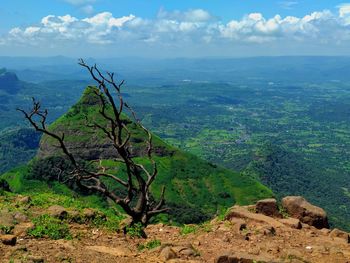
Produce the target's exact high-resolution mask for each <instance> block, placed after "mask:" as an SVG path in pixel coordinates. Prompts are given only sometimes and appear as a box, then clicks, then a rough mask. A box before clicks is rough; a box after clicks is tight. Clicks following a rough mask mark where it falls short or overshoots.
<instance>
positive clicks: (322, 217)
mask: <svg viewBox="0 0 350 263" xmlns="http://www.w3.org/2000/svg"><path fill="white" fill-rule="evenodd" d="M282 206H283V208H284V209H285V210H286V211H287V213H288V214H289V215H290V216H291V217H293V218H297V219H299V220H300V221H301V222H302V223H304V224H308V225H310V226H314V227H316V228H318V229H322V228H329V224H328V219H327V213H326V212H325V211H324V210H323V209H322V208H320V207H317V206H314V205H312V204H310V203H309V202H307V201H306V200H305V199H304V198H303V197H301V196H287V197H285V198H283V199H282Z"/></svg>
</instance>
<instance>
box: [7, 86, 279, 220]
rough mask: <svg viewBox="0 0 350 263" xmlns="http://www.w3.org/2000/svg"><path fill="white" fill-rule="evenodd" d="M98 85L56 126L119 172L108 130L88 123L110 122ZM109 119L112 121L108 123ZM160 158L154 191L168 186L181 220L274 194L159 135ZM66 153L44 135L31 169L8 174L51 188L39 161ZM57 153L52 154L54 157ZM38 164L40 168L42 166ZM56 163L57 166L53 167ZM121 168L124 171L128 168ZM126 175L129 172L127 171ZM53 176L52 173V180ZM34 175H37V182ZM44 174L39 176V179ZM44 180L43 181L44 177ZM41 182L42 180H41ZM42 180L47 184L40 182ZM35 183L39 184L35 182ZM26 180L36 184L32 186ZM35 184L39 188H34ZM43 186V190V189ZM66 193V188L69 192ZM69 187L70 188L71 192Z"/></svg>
mask: <svg viewBox="0 0 350 263" xmlns="http://www.w3.org/2000/svg"><path fill="white" fill-rule="evenodd" d="M93 89H94V88H92V87H89V88H87V89H86V90H85V92H84V94H83V96H82V98H81V99H80V100H79V102H78V103H77V104H75V105H74V106H73V107H72V108H71V109H70V110H69V111H68V112H67V113H66V114H64V115H63V116H61V117H60V118H59V119H57V120H56V121H55V122H54V123H53V124H52V125H51V126H50V130H52V131H54V132H56V133H62V132H64V133H65V141H66V144H67V146H68V148H69V149H70V151H71V152H73V153H74V154H76V155H78V156H79V157H80V158H81V159H84V160H96V159H99V158H101V159H103V163H104V166H106V167H107V168H108V169H109V170H110V172H113V171H116V168H117V167H118V164H117V163H115V162H114V161H112V159H113V157H116V155H115V151H113V148H112V147H111V146H110V143H109V141H108V139H106V138H105V136H103V133H102V132H101V131H98V130H94V128H90V127H87V126H86V118H85V116H87V119H88V121H89V122H97V123H99V124H102V125H103V124H104V122H105V120H104V119H103V118H102V117H101V115H100V114H99V109H100V105H99V98H98V97H97V96H96V95H95V93H94V92H93ZM124 118H125V121H126V122H128V124H127V126H128V129H129V130H130V131H131V133H132V137H131V142H132V149H131V153H132V154H133V155H134V156H135V158H137V159H138V161H140V162H143V163H144V164H145V165H147V160H146V159H144V158H143V156H144V149H145V147H144V142H143V138H144V133H143V131H142V130H141V129H139V128H138V126H137V125H135V124H134V123H132V122H131V121H129V119H128V118H127V116H124ZM105 124H106V123H105ZM154 148H155V160H156V161H157V162H158V168H159V174H158V177H157V179H156V180H155V182H154V184H153V188H152V194H153V195H154V197H155V198H156V199H157V197H159V195H160V192H159V189H160V188H161V186H163V185H165V186H166V195H165V198H166V201H167V204H168V206H170V208H172V212H171V215H172V217H173V218H174V219H175V220H176V221H179V222H185V223H189V222H193V221H203V220H205V219H208V218H209V217H210V216H212V215H214V214H215V213H217V212H218V211H220V210H222V209H224V208H227V207H230V206H232V205H233V204H234V203H237V204H241V205H245V204H250V203H253V202H254V201H256V200H258V199H262V198H266V197H270V196H272V192H271V190H270V189H268V188H267V187H265V186H263V185H262V184H261V183H259V182H257V181H256V180H254V179H252V178H251V177H249V176H245V175H241V174H239V173H236V172H233V171H230V170H227V169H225V168H222V167H220V166H217V165H214V164H212V163H209V162H207V161H204V160H202V159H200V158H198V157H196V156H194V155H192V154H189V153H186V152H183V151H180V150H179V149H177V148H175V147H172V146H170V145H168V144H166V143H165V142H164V141H162V140H161V139H160V138H159V137H157V136H154ZM53 156H56V157H57V158H58V157H59V156H62V153H61V151H60V149H59V148H57V147H55V142H54V141H52V139H51V138H48V137H47V136H43V137H42V139H41V142H40V148H39V151H38V154H37V157H36V158H35V160H33V161H32V162H31V164H30V165H29V168H28V167H27V168H26V167H22V168H19V169H17V170H16V169H15V170H13V171H11V172H8V173H6V174H4V175H3V176H2V177H3V178H4V179H7V180H8V181H9V183H10V186H11V187H12V189H14V190H15V191H18V192H21V191H22V192H23V191H24V192H25V191H35V190H36V189H39V188H41V189H45V186H43V182H42V181H43V179H44V178H38V176H36V177H35V176H33V171H37V170H38V169H33V167H35V165H36V164H38V163H41V164H43V163H45V160H52V157H53ZM50 158H51V159H50ZM46 165H48V166H47V173H49V172H51V171H50V170H49V169H50V165H51V164H48V163H46ZM36 168H37V167H36ZM51 168H52V167H51ZM119 173H123V169H121V171H120V172H119ZM121 176H123V174H122V175H121ZM47 178H49V179H48V180H49V181H50V180H52V179H53V178H52V177H46V179H47ZM33 179H36V181H35V180H34V181H33ZM38 179H39V181H38ZM40 181H41V182H40ZM39 182H40V183H39ZM36 183H39V184H40V185H41V187H35V184H36ZM46 183H48V185H49V186H50V185H51V190H52V191H63V190H62V189H63V188H64V187H63V186H58V184H57V183H52V182H46ZM105 183H107V184H110V186H111V187H115V189H114V190H115V191H122V190H123V189H118V188H117V186H114V185H112V184H111V182H108V181H106V182H105ZM33 184H34V186H33ZM26 185H32V186H31V187H29V189H28V187H26ZM33 188H36V189H35V190H33ZM57 189H58V190H57ZM38 191H39V190H38ZM63 192H64V191H63ZM66 192H69V191H66Z"/></svg>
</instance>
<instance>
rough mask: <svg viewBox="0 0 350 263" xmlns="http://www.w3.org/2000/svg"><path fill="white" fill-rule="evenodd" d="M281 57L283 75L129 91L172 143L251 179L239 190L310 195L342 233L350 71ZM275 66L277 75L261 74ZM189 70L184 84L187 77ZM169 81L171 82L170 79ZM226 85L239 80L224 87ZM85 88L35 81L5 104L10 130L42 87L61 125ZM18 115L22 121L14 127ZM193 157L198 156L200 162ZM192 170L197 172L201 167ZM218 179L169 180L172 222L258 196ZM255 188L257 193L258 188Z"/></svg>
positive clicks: (249, 73) (147, 120)
mask: <svg viewBox="0 0 350 263" xmlns="http://www.w3.org/2000/svg"><path fill="white" fill-rule="evenodd" d="M281 59H282V60H283V63H282V65H283V66H281V67H279V68H278V69H277V68H275V67H277V66H276V65H280V64H276V63H264V65H263V66H261V65H260V66H259V67H261V68H259V70H258V72H257V71H254V70H249V69H247V70H243V71H244V72H242V74H238V73H237V72H235V71H234V70H233V69H232V70H227V71H224V70H222V71H220V72H218V70H217V67H215V74H213V72H211V74H212V75H210V74H209V73H207V72H206V73H205V74H204V75H202V77H200V76H198V75H193V76H192V77H193V80H198V81H192V82H187V83H185V82H183V83H182V82H179V81H178V79H176V78H171V80H169V79H166V80H165V81H163V82H162V84H163V83H166V84H167V85H162V84H159V82H158V83H157V84H154V83H155V82H156V81H155V80H150V81H149V82H148V83H152V85H151V86H147V85H144V82H142V86H141V85H129V87H127V92H128V102H130V105H135V107H134V109H135V111H136V112H138V113H140V117H141V119H142V120H143V123H144V124H145V125H146V126H147V127H148V128H150V129H151V130H152V131H153V132H154V133H155V134H157V135H158V136H159V137H160V138H162V139H164V140H165V141H166V142H167V143H169V144H170V145H174V146H176V147H178V148H180V149H181V150H184V151H187V152H189V153H191V154H195V155H196V156H199V157H200V158H203V159H205V160H207V164H206V165H205V166H206V167H209V166H208V165H209V163H217V164H219V165H222V166H223V167H226V168H230V169H234V170H236V171H238V172H240V173H242V175H239V174H238V173H235V172H232V175H233V177H232V178H233V179H232V182H233V183H239V182H240V180H241V178H246V177H248V178H250V177H253V178H256V179H258V180H261V181H262V182H263V183H265V184H266V185H267V186H268V187H270V188H272V190H273V191H274V193H275V194H276V195H278V196H279V197H281V196H283V195H286V194H294V195H303V196H305V197H306V198H307V199H308V200H309V201H310V202H312V203H314V204H316V205H319V206H321V207H323V208H325V209H326V211H327V212H328V214H329V217H330V221H331V223H332V226H337V227H341V228H344V229H347V230H350V225H349V223H348V222H350V209H349V207H350V194H349V189H350V184H349V180H348V174H349V171H350V160H349V156H350V151H349V149H350V147H349V145H350V133H349V131H350V124H349V123H350V119H349V116H350V114H349V108H350V105H349V101H350V82H349V80H348V77H347V75H346V74H344V70H342V71H341V72H342V73H341V74H338V73H337V72H338V70H339V68H338V67H337V66H335V64H334V63H335V61H336V63H338V61H339V58H337V59H335V60H334V61H333V62H331V63H318V62H317V63H316V64H315V63H314V62H312V61H308V62H307V63H310V65H313V66H312V67H307V66H306V65H305V64H303V63H304V62H302V63H301V65H302V69H301V68H296V65H298V63H296V64H295V62H293V61H292V62H290V60H291V58H288V59H287V58H281ZM314 59H315V61H318V59H317V58H314ZM287 60H288V61H287ZM293 60H294V59H293ZM220 63H224V62H220ZM227 63H229V62H227ZM237 63H238V62H237ZM204 64H205V63H204ZM320 64H322V67H324V69H323V71H322V72H321V71H319V70H318V69H319V67H321V65H320ZM220 65H221V64H220ZM222 65H225V64H222ZM288 65H294V66H290V67H289V66H288ZM225 68H229V67H225ZM240 68H241V66H240V65H236V66H235V67H234V69H235V70H238V71H239V70H240ZM266 68H269V70H265V71H260V70H263V69H266ZM312 68H314V69H317V70H313V69H312ZM344 68H346V67H344ZM222 69H224V67H222ZM196 70H197V67H196ZM305 70H309V71H308V72H310V74H308V75H306V74H305ZM196 72H197V71H196ZM262 72H263V73H262ZM276 72H279V73H281V74H276ZM312 72H313V73H312ZM182 73H183V72H181V74H180V75H179V76H178V77H180V76H183V74H182ZM324 73H327V74H324ZM328 73H329V74H330V75H329V74H328ZM172 74H173V72H172ZM174 74H175V73H174ZM186 74H187V73H186ZM218 74H221V75H218ZM330 76H332V77H330ZM166 77H169V78H170V76H169V75H166ZM189 78H191V77H189ZM218 79H219V80H222V79H226V80H228V81H229V82H227V83H223V82H221V83H218ZM172 80H174V81H172ZM201 80H208V81H213V80H214V81H216V82H208V81H201ZM272 81H273V82H274V83H272ZM139 83H141V82H139ZM82 87H83V85H82V82H75V81H71V82H67V81H61V82H49V83H44V84H43V83H41V84H37V85H34V84H28V83H26V85H24V87H23V89H22V90H20V91H19V93H18V96H12V95H9V94H4V96H3V97H1V99H0V101H4V104H3V105H4V107H6V109H5V108H2V109H1V110H2V111H0V123H1V124H2V128H5V127H10V126H13V125H17V124H18V123H22V119H20V116H19V115H16V112H15V111H14V109H15V107H16V106H18V105H28V104H29V100H28V98H29V97H30V96H31V94H33V90H35V91H36V94H38V97H39V99H42V101H43V102H44V103H45V105H47V106H48V109H49V111H50V115H51V120H54V119H55V118H57V117H58V116H61V115H62V114H63V113H64V112H65V111H67V110H68V109H69V107H70V106H71V105H73V103H74V101H75V100H77V99H78V96H79V93H80V92H81V91H82ZM5 113H6V114H5ZM1 114H2V115H1ZM8 114H10V115H11V116H14V118H13V119H12V118H11V119H10V120H8V118H7V116H8ZM16 116H17V117H16ZM66 120H68V118H66ZM71 120H73V118H72V119H71ZM69 124H70V125H71V126H73V125H74V123H69ZM85 138H86V137H85ZM94 139H95V138H94ZM94 139H92V140H91V141H93V140H94ZM77 140H79V139H77ZM191 154H189V155H188V156H191V158H197V157H192V155H191ZM161 158H162V157H160V159H161ZM165 159H166V158H164V160H162V162H163V163H164V164H163V166H164V167H165V168H168V169H167V171H168V170H169V171H172V170H173V166H174V165H175V166H176V163H175V164H174V163H172V162H170V161H169V162H166V161H165ZM188 162H190V159H188ZM203 163H205V162H204V161H203ZM0 168H1V167H0ZM218 168H220V167H218ZM192 169H194V173H196V168H195V166H194V168H192ZM179 170H180V171H179V172H180V174H183V173H185V174H187V175H186V176H187V177H189V176H192V171H191V170H187V169H186V170H185V172H184V171H181V168H180V169H179ZM203 170H206V169H203ZM226 171H227V170H226ZM179 172H177V173H176V175H175V176H176V177H177V174H178V173H179ZM215 172H216V170H215ZM225 173H226V172H225ZM162 176H163V175H162ZM208 176H209V175H208V173H207V174H206V175H205V176H204V177H205V178H206V179H202V180H200V181H199V182H198V183H197V181H196V182H194V183H193V182H192V181H190V180H187V179H183V180H174V179H173V180H166V179H164V181H165V182H167V185H168V186H167V187H168V189H167V194H168V195H169V198H170V199H169V201H168V205H169V206H170V207H171V208H172V210H171V211H176V212H174V214H173V215H171V218H165V219H166V220H168V221H171V220H175V219H176V220H178V221H180V222H183V223H191V216H192V215H193V218H195V221H197V222H201V221H205V220H207V219H208V218H209V217H210V216H211V215H212V214H213V213H215V214H217V211H222V209H221V207H225V206H228V205H231V204H232V203H235V202H237V203H239V202H240V198H241V197H244V196H246V194H247V192H248V195H249V191H248V189H246V190H245V191H244V192H239V190H236V189H231V191H233V190H235V192H234V193H232V192H231V193H229V192H227V191H219V190H218V189H215V187H207V185H211V184H213V183H212V181H211V180H213V181H214V184H217V185H221V184H222V181H223V180H221V179H217V178H218V177H216V176H214V178H213V177H210V179H211V180H209V179H207V177H208ZM227 176H230V175H229V174H227ZM165 177H166V178H168V177H167V176H165ZM12 181H13V183H15V182H14V180H12ZM203 181H205V183H202V182H203ZM228 181H229V180H228ZM188 182H189V183H188ZM229 183H230V182H228V184H229ZM38 185H40V183H39V182H38ZM169 185H170V188H169ZM192 185H194V186H193V188H194V189H200V190H201V191H202V190H203V189H204V192H205V194H204V195H206V196H208V195H212V196H215V198H207V199H206V200H205V201H204V200H202V201H198V200H200V199H202V197H198V198H197V199H196V200H195V201H193V202H192V201H191V198H192V197H193V196H194V195H195V194H197V193H196V192H195V191H194V192H193V191H192V190H191V186H192ZM11 187H13V186H12V185H11ZM24 188H26V187H24ZM28 188H30V187H28ZM253 188H254V189H255V190H254V191H256V189H257V188H256V187H253ZM250 190H251V189H250ZM212 191H214V194H212ZM178 192H179V193H181V194H182V196H183V198H185V202H183V198H181V202H183V204H182V205H178V204H177V202H172V200H173V199H174V196H175V195H177V193H178ZM227 193H228V194H229V197H228V198H226V199H225V198H222V197H227V196H228V195H227ZM156 194H157V193H155V197H157V195H156ZM219 194H220V195H219ZM220 196H221V197H220ZM254 196H256V194H252V196H251V198H248V200H244V202H243V203H249V202H251V201H252V200H254ZM187 197H188V198H187ZM211 202H214V203H215V202H216V203H218V204H223V203H224V205H217V206H216V207H214V206H213V207H212V208H211V209H206V211H200V210H199V209H195V208H198V207H200V206H202V205H204V206H205V204H207V203H211ZM179 203H180V202H179ZM209 210H210V211H209ZM174 218H175V219H174Z"/></svg>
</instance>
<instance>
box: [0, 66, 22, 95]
mask: <svg viewBox="0 0 350 263" xmlns="http://www.w3.org/2000/svg"><path fill="white" fill-rule="evenodd" d="M21 87H22V85H21V82H20V81H19V79H18V77H17V75H16V74H15V73H12V72H7V71H6V70H2V72H1V71H0V90H1V91H5V92H6V93H9V94H16V93H17V92H18V91H19V90H20V89H21Z"/></svg>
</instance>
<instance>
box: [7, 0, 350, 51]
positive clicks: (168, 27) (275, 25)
mask: <svg viewBox="0 0 350 263" xmlns="http://www.w3.org/2000/svg"><path fill="white" fill-rule="evenodd" d="M69 1H70V2H71V3H73V2H74V3H75V4H83V2H84V4H86V2H91V1H80V0H69ZM338 8H339V11H338V13H332V12H331V11H328V10H324V11H320V12H313V13H311V14H308V15H305V16H303V17H294V16H286V17H281V16H280V15H275V16H273V17H270V18H266V17H265V16H264V15H263V14H261V13H251V14H247V15H245V16H244V17H243V18H241V19H235V20H231V21H229V22H227V23H224V22H222V21H220V20H218V19H217V18H216V17H215V16H213V15H211V14H210V13H209V12H207V11H205V10H202V9H193V10H188V11H185V12H180V11H173V12H167V11H165V10H162V9H161V10H160V11H159V12H158V15H157V16H156V17H155V18H154V19H145V18H142V17H136V16H134V15H132V14H130V15H127V16H121V17H114V16H113V14H112V13H110V12H103V13H99V14H96V15H94V16H88V17H86V18H83V19H78V18H76V17H73V16H71V15H65V16H54V15H48V16H46V17H44V18H42V20H41V23H40V24H39V25H35V26H34V25H33V26H29V27H26V28H19V27H15V28H13V29H12V30H10V31H9V32H8V33H7V34H6V35H5V36H4V37H3V38H1V40H0V43H1V44H2V45H16V44H26V45H28V43H29V44H31V45H33V46H35V45H46V44H50V46H54V45H57V46H62V45H73V44H74V43H78V44H80V43H86V44H87V45H89V44H91V45H95V46H96V45H98V46H103V45H123V46H129V47H130V48H132V47H133V46H134V47H136V46H138V47H139V46H142V45H149V46H153V47H167V48H168V47H174V48H176V49H179V50H181V48H183V47H196V46H198V45H201V46H202V47H205V46H206V45H210V46H215V47H217V48H218V49H220V47H222V46H233V45H238V44H241V45H245V43H248V44H250V45H252V44H261V43H271V44H279V45H281V46H282V47H283V45H284V44H285V43H288V45H289V46H290V45H292V46H293V43H297V44H299V43H306V44H310V45H312V46H322V45H329V46H332V47H336V46H337V45H348V44H349V40H350V4H343V5H340V6H339V7H338ZM67 40H69V41H67ZM283 43H284V44H283ZM221 49H222V48H221Z"/></svg>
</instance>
